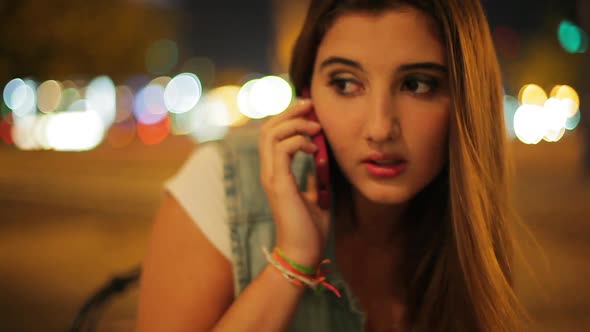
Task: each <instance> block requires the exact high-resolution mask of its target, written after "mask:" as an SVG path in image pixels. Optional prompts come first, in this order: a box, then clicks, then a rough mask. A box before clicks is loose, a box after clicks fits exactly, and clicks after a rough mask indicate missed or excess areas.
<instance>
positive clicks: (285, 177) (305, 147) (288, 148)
mask: <svg viewBox="0 0 590 332" xmlns="http://www.w3.org/2000/svg"><path fill="white" fill-rule="evenodd" d="M316 150H317V146H316V145H315V144H313V142H310V141H308V140H307V139H306V138H305V137H303V136H302V135H296V136H292V137H289V138H287V139H284V140H282V141H280V142H279V143H276V144H275V145H274V147H273V158H272V160H273V166H272V169H273V174H272V175H273V178H275V177H276V179H277V181H292V180H293V175H292V173H291V162H292V158H293V155H294V154H295V153H296V152H297V151H303V152H306V153H313V152H315V151H316Z"/></svg>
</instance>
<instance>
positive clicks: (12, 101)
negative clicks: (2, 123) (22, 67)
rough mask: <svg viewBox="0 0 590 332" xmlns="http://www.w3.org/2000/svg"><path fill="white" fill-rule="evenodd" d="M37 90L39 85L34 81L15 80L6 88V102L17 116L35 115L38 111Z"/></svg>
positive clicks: (4, 94) (4, 95)
mask: <svg viewBox="0 0 590 332" xmlns="http://www.w3.org/2000/svg"><path fill="white" fill-rule="evenodd" d="M36 90H37V84H36V83H35V82H34V81H32V80H22V79H20V78H16V79H13V80H11V81H10V82H8V84H6V87H5V88H4V93H3V97H4V102H5V103H6V105H8V107H10V108H11V109H12V111H13V112H14V115H16V116H19V117H25V116H28V115H33V114H35V113H36V111H37V94H36Z"/></svg>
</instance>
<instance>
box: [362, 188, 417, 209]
mask: <svg viewBox="0 0 590 332" xmlns="http://www.w3.org/2000/svg"><path fill="white" fill-rule="evenodd" d="M363 189H364V190H361V193H362V195H363V196H365V198H366V199H368V200H369V201H371V202H372V203H375V204H382V205H399V204H405V203H407V202H408V201H410V200H411V199H412V197H413V195H411V194H410V192H409V191H408V190H407V188H400V187H388V188H383V187H381V186H380V188H375V187H374V186H371V188H363Z"/></svg>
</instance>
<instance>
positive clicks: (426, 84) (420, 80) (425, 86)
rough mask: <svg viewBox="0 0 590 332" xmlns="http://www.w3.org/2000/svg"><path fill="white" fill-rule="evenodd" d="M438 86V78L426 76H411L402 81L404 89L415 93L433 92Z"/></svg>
mask: <svg viewBox="0 0 590 332" xmlns="http://www.w3.org/2000/svg"><path fill="white" fill-rule="evenodd" d="M437 87H438V81H437V80H436V79H434V78H426V77H409V78H407V79H406V80H405V81H404V82H403V83H402V90H407V91H410V92H412V93H414V94H429V93H433V92H434V91H435V90H436V88H437Z"/></svg>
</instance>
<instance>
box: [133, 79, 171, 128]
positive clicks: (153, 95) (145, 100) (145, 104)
mask: <svg viewBox="0 0 590 332" xmlns="http://www.w3.org/2000/svg"><path fill="white" fill-rule="evenodd" d="M133 106H134V107H133V113H134V114H135V118H136V119H137V121H138V122H140V123H141V124H145V125H150V124H155V123H158V122H160V121H162V120H163V119H164V118H165V117H166V116H167V113H168V111H167V110H166V106H165V105H164V88H163V87H161V86H160V85H148V86H146V87H145V88H143V89H141V90H140V91H139V93H137V95H136V96H135V103H134V105H133Z"/></svg>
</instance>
